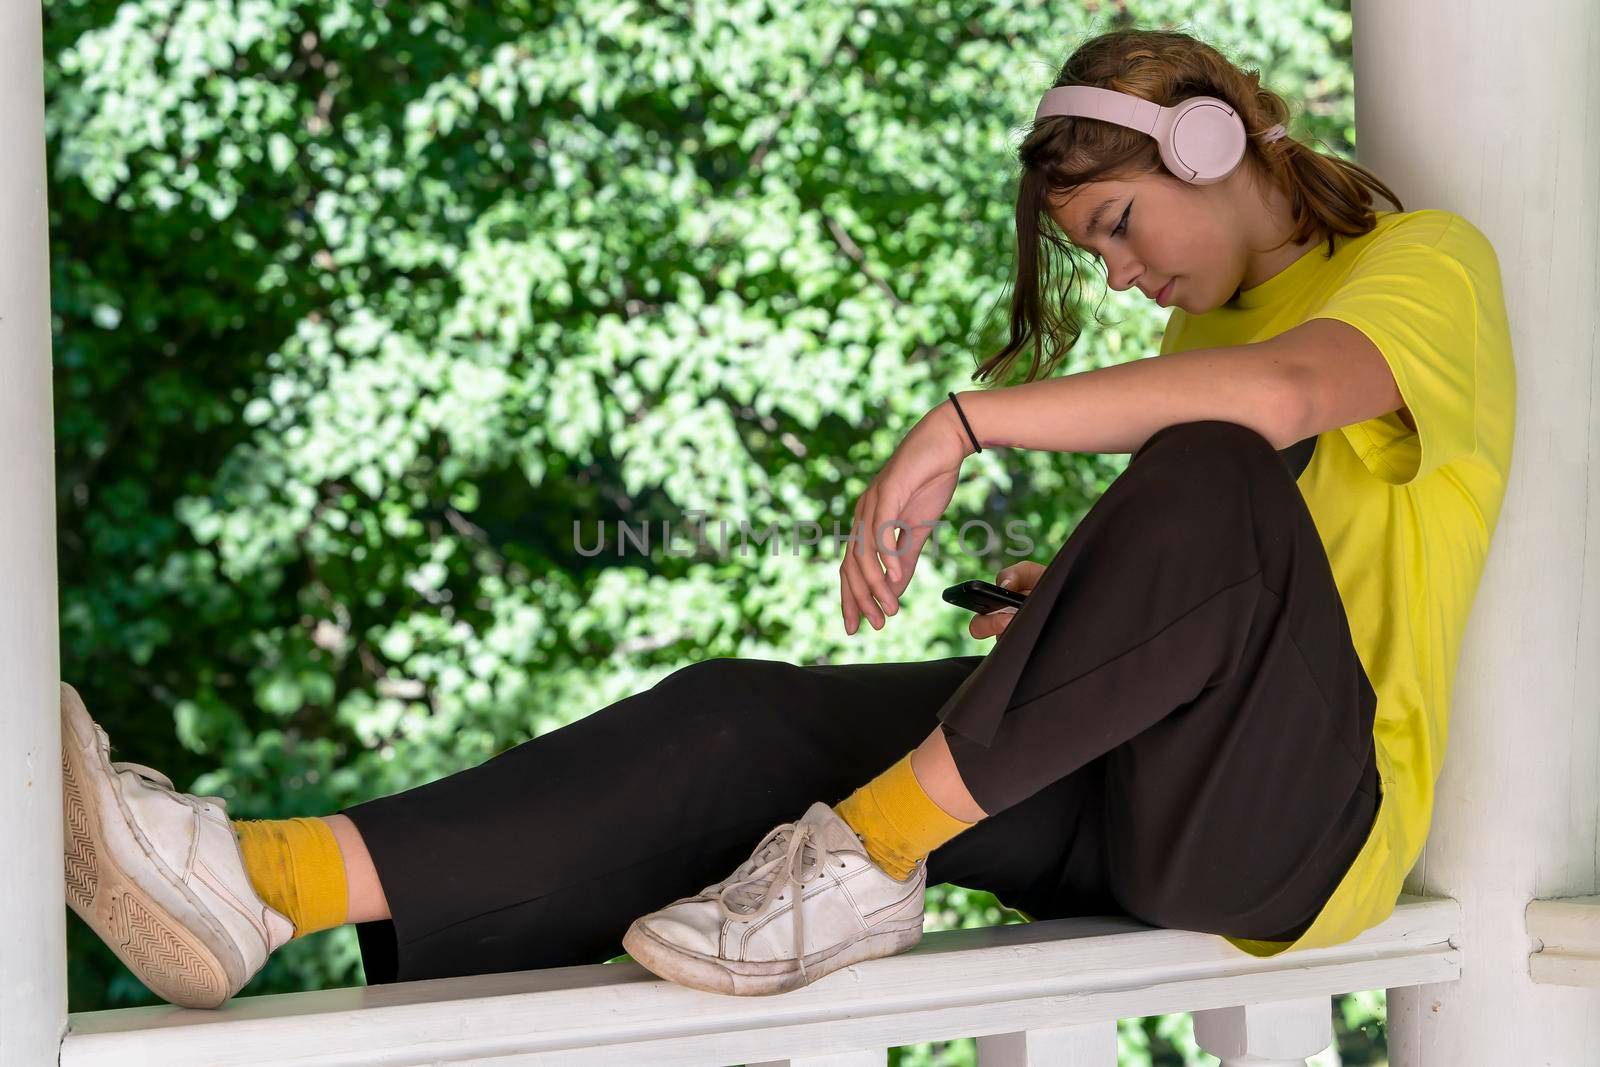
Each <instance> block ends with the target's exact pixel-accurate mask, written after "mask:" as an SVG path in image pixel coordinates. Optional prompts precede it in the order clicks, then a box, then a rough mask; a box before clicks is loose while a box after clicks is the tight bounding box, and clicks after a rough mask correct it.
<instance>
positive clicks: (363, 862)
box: [323, 815, 389, 923]
mask: <svg viewBox="0 0 1600 1067" xmlns="http://www.w3.org/2000/svg"><path fill="white" fill-rule="evenodd" d="M323 821H324V822H326V823H327V824H328V829H330V830H332V831H333V838H334V840H335V841H337V842H339V854H340V856H341V857H343V859H344V875H345V885H346V887H347V890H346V891H347V892H348V893H349V896H350V917H349V918H347V919H346V920H345V922H352V923H365V922H376V921H377V920H379V919H387V918H388V917H389V901H388V900H387V899H386V898H385V897H384V895H383V883H382V882H381V881H380V880H379V879H378V869H377V868H376V867H374V866H373V865H372V854H371V853H370V852H368V851H367V843H366V842H365V841H363V840H362V839H361V831H360V830H357V829H356V824H355V823H353V822H351V821H350V816H348V815H327V816H324V817H323Z"/></svg>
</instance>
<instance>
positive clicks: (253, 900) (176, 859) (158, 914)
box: [61, 682, 294, 1008]
mask: <svg viewBox="0 0 1600 1067" xmlns="http://www.w3.org/2000/svg"><path fill="white" fill-rule="evenodd" d="M110 751H111V741H110V739H109V738H108V737H107V736H106V732H105V730H103V729H102V728H101V727H100V725H99V724H98V723H96V722H95V721H94V720H93V719H91V718H90V717H89V712H88V711H87V710H86V709H85V708H84V706H83V701H82V700H81V699H79V697H78V692H77V690H75V689H73V688H72V686H70V685H68V684H67V683H65V682H62V683H61V781H62V794H63V803H64V805H65V812H64V830H65V832H64V834H63V837H64V841H63V846H64V854H65V861H66V878H67V903H68V904H70V905H71V906H72V910H73V911H75V912H77V913H78V916H79V918H81V919H83V921H84V922H86V923H88V924H89V926H90V927H91V928H93V930H94V932H95V933H97V934H99V935H100V937H101V939H102V940H103V941H105V943H106V944H107V945H109V946H111V950H112V951H113V952H115V953H116V954H117V956H118V957H119V958H120V959H121V960H122V962H123V963H125V964H127V965H128V969H129V970H131V971H132V972H133V973H134V974H135V975H137V976H138V978H139V980H140V981H141V982H143V983H144V984H145V985H147V986H149V987H150V990H151V992H153V993H155V994H156V995H157V996H159V997H161V998H162V999H163V1000H167V1001H169V1002H171V1003H173V1004H181V1005H183V1006H184V1007H187V1008H215V1007H219V1006H220V1005H221V1004H222V1003H223V1002H224V1001H226V1000H227V999H228V998H229V997H231V996H233V995H234V994H235V993H237V992H238V991H239V990H240V989H241V988H243V986H244V984H245V983H246V982H248V981H249V980H250V979H251V978H253V977H254V976H255V974H256V972H257V971H259V970H261V965H262V964H264V963H265V962H266V961H267V957H268V956H269V955H271V954H272V952H273V951H274V950H276V949H277V948H278V947H279V946H280V945H282V944H284V943H285V942H287V941H288V940H289V938H290V937H291V936H292V935H293V934H294V923H292V922H291V921H290V920H289V919H288V917H286V916H284V915H282V914H281V913H279V912H277V911H274V910H273V909H272V908H269V907H268V906H267V905H266V904H265V903H264V902H263V901H262V899H261V898H260V896H258V895H257V893H256V891H255V888H254V887H253V886H252V885H251V884H250V876H249V875H248V874H247V873H246V872H245V867H244V856H243V854H242V853H241V852H240V851H239V843H238V840H237V839H236V838H235V837H234V834H233V827H232V825H231V824H230V823H229V820H228V811H227V802H226V801H224V800H223V799H222V798H221V797H197V796H193V795H191V794H189V793H178V792H175V791H174V790H173V788H172V781H171V779H169V778H167V776H166V775H164V774H161V773H160V772H158V771H154V770H151V769H150V768H149V767H145V766H143V765H141V764H138V763H127V762H119V763H112V762H110V761H109V760H108V759H107V754H108V753H109V752H110Z"/></svg>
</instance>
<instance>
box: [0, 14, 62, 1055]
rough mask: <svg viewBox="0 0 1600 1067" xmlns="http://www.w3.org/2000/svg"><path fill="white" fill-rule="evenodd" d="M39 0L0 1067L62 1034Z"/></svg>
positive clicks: (11, 44)
mask: <svg viewBox="0 0 1600 1067" xmlns="http://www.w3.org/2000/svg"><path fill="white" fill-rule="evenodd" d="M41 30H42V25H41V11H40V6H39V4H38V2H37V0H16V2H14V3H0V146H4V147H3V148H0V812H4V813H5V817H4V818H0V857H3V859H4V862H3V863H0V901H3V902H4V904H5V916H4V920H3V921H0V1065H3V1067H39V1065H40V1064H46V1063H54V1062H55V1057H56V1050H57V1048H58V1047H59V1046H60V1042H61V1035H62V1032H63V1031H64V1030H65V1028H66V1021H67V947H66V937H67V935H66V929H67V927H66V903H65V896H64V893H65V890H64V888H63V882H62V873H61V740H60V728H59V727H58V726H57V725H56V723H57V717H56V707H57V703H58V699H59V693H60V686H59V678H60V671H61V660H60V654H61V653H60V648H59V647H58V646H57V643H56V641H57V638H56V635H57V633H58V632H59V625H58V623H57V602H56V489H55V431H54V426H53V422H54V420H53V405H52V401H51V394H50V386H51V374H50V263H49V233H48V225H49V223H48V213H47V210H46V205H45V151H44V148H45V146H44V45H43V38H42V36H41Z"/></svg>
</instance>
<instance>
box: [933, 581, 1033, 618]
mask: <svg viewBox="0 0 1600 1067" xmlns="http://www.w3.org/2000/svg"><path fill="white" fill-rule="evenodd" d="M943 595H944V598H945V600H946V601H948V602H949V603H951V604H954V605H955V606H956V607H958V608H966V609H967V610H968V611H975V612H977V613H979V614H980V615H988V614H990V613H992V612H996V611H1007V610H1009V611H1013V612H1014V611H1016V610H1017V609H1018V608H1020V607H1021V606H1022V603H1023V601H1025V600H1027V599H1028V594H1027V593H1018V592H1016V591H1015V590H1012V589H1003V588H1001V587H1000V586H998V585H995V584H994V583H993V582H986V581H984V580H983V579H982V578H973V579H970V580H969V581H965V582H962V583H960V584H959V585H952V586H950V587H949V588H948V589H946V590H945V591H944V594H943Z"/></svg>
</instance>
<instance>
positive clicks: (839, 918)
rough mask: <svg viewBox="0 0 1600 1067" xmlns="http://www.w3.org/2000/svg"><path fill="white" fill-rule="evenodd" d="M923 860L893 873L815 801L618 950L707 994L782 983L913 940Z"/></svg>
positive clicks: (811, 977)
mask: <svg viewBox="0 0 1600 1067" xmlns="http://www.w3.org/2000/svg"><path fill="white" fill-rule="evenodd" d="M927 867H928V864H927V859H926V858H923V859H920V860H918V861H917V865H916V867H915V868H914V869H913V870H912V872H911V874H910V875H908V876H907V877H906V879H905V880H904V881H900V880H897V879H895V878H894V877H892V876H891V875H890V874H889V873H888V872H887V871H885V870H884V869H883V868H881V867H879V866H878V865H877V864H875V863H873V862H872V860H871V858H869V857H868V856H867V852H866V849H865V848H864V847H863V845H862V843H861V837H860V835H858V834H857V833H856V832H855V831H854V830H853V829H852V828H851V826H850V824H849V823H847V822H845V821H844V819H842V818H840V816H839V814H838V813H837V812H836V811H834V810H833V808H832V807H831V806H830V805H827V804H824V803H822V802H821V801H817V802H816V803H814V804H812V805H811V807H810V808H808V809H807V810H806V813H805V815H804V816H802V817H801V818H800V820H799V821H798V822H787V823H782V824H780V825H779V826H777V827H774V828H773V829H772V830H770V831H768V832H767V836H766V837H764V838H762V840H761V843H760V844H759V845H757V846H756V850H755V852H754V853H753V854H752V855H751V857H750V858H749V859H748V860H746V861H745V862H744V863H742V864H740V866H739V869H738V870H736V871H734V872H733V874H731V875H730V876H728V877H727V878H726V879H724V880H723V881H721V882H719V883H717V884H716V885H712V886H707V887H706V888H705V889H702V890H701V891H700V892H699V893H698V894H697V895H695V896H692V897H682V898H680V899H678V900H676V901H674V902H672V903H671V904H669V905H667V906H666V907H664V908H662V909H661V910H659V911H654V912H651V913H650V914H649V915H645V916H641V917H640V918H638V919H635V920H634V921H633V925H631V926H629V927H628V932H627V934H626V935H625V936H624V937H623V939H622V947H623V948H624V949H626V950H627V952H628V954H629V955H630V956H632V957H633V958H634V959H635V960H636V961H638V962H639V963H640V964H641V965H643V966H644V967H646V968H647V969H649V970H650V971H652V972H653V973H655V974H657V975H659V976H660V977H662V978H666V979H668V980H670V981H673V982H677V983H678V984H679V985H685V986H689V987H691V988H694V989H703V990H705V991H706V992H708V993H732V994H736V995H738V996H761V995H765V994H768V993H783V992H787V991H788V990H791V989H798V988H799V987H801V986H804V985H809V984H810V983H812V982H815V981H816V980H817V979H819V978H821V977H823V976H824V975H827V974H831V973H832V972H834V971H836V970H838V969H839V968H841V967H848V966H849V965H850V964H852V963H859V962H861V961H862V960H870V959H876V958H878V957H879V956H892V955H894V954H895V953H897V952H903V951H905V950H906V949H908V948H910V947H911V946H912V945H915V944H916V943H917V942H918V941H920V940H922V915H923V890H924V889H925V888H926V885H927V878H928V870H927ZM797 891H798V893H799V894H800V895H799V896H798V898H797V897H796V892H797ZM797 899H798V902H799V905H798V907H797V906H796V903H795V902H796V900H797Z"/></svg>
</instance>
